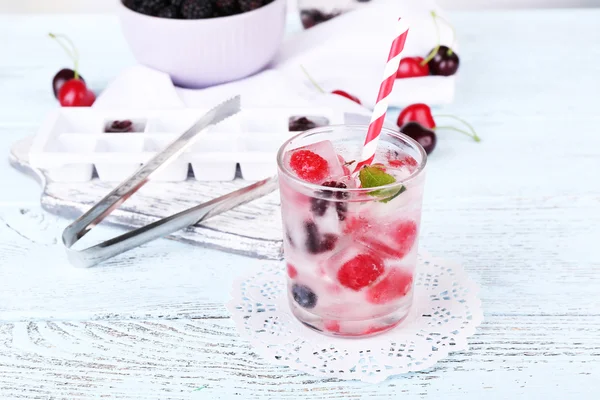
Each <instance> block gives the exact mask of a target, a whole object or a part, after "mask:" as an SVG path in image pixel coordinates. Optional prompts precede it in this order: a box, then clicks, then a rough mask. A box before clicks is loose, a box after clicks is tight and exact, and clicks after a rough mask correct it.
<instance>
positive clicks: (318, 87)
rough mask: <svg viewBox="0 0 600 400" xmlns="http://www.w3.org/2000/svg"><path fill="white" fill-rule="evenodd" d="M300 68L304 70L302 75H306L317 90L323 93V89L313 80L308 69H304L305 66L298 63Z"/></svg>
mask: <svg viewBox="0 0 600 400" xmlns="http://www.w3.org/2000/svg"><path fill="white" fill-rule="evenodd" d="M300 68H301V69H302V72H304V75H306V77H307V78H308V80H309V81H310V82H311V83H312V84H313V85H314V86H315V87H316V88H317V89H318V90H319V92H321V93H323V94H325V91H324V90H323V88H322V87H321V86H319V84H318V83H317V81H315V80H314V79H313V77H312V76H310V74H309V73H308V71H307V70H306V68H304V66H303V65H300Z"/></svg>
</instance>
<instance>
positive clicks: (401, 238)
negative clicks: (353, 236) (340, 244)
mask: <svg viewBox="0 0 600 400" xmlns="http://www.w3.org/2000/svg"><path fill="white" fill-rule="evenodd" d="M346 229H348V228H347V227H346ZM357 233H358V240H359V241H360V242H361V243H363V244H365V245H366V246H368V247H369V248H370V249H372V250H374V251H376V252H378V253H384V254H386V255H387V256H390V257H394V258H402V257H404V256H405V255H406V254H408V252H410V250H411V249H412V247H413V245H414V243H415V240H416V238H417V224H415V223H414V222H413V221H401V222H400V223H398V224H396V225H394V226H393V227H392V228H391V229H388V230H386V233H385V236H384V237H373V236H370V235H369V234H368V232H367V231H366V229H365V230H363V231H362V232H360V231H358V232H357ZM361 233H362V234H361ZM388 237H389V238H390V239H391V240H392V241H391V242H388V241H384V240H385V239H386V238H388Z"/></svg>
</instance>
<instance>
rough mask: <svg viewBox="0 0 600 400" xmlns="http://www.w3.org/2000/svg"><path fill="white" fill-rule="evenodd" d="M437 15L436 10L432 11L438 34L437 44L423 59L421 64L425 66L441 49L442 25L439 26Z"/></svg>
mask: <svg viewBox="0 0 600 400" xmlns="http://www.w3.org/2000/svg"><path fill="white" fill-rule="evenodd" d="M435 17H436V13H435V11H433V10H432V11H431V18H433V25H434V26H435V34H436V35H437V45H436V46H435V47H434V48H433V50H431V52H430V53H429V55H427V57H426V58H425V59H424V60H423V61H421V66H422V67H423V66H425V65H426V64H427V63H428V62H429V61H431V60H433V58H434V57H435V55H436V54H437V52H438V51H439V49H440V45H441V43H440V42H441V41H442V38H441V36H440V27H439V26H438V23H437V20H436V19H435Z"/></svg>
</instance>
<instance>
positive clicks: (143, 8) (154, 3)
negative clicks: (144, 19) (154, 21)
mask: <svg viewBox="0 0 600 400" xmlns="http://www.w3.org/2000/svg"><path fill="white" fill-rule="evenodd" d="M135 4H137V7H136V9H135V10H136V11H137V12H140V13H142V14H146V15H152V16H156V15H157V14H158V12H159V11H160V10H161V9H163V8H165V7H166V6H167V5H168V3H167V2H166V1H165V0H140V1H136V2H135Z"/></svg>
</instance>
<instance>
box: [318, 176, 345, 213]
mask: <svg viewBox="0 0 600 400" xmlns="http://www.w3.org/2000/svg"><path fill="white" fill-rule="evenodd" d="M323 186H325V187H331V188H338V189H346V188H347V187H348V186H346V184H344V183H342V182H336V181H328V182H325V183H323ZM319 195H320V196H321V197H325V199H323V198H316V197H313V198H312V199H311V200H310V204H311V207H310V209H311V211H312V212H313V213H314V214H315V215H316V216H318V217H322V216H323V215H325V213H326V212H327V208H328V207H329V203H330V201H329V200H327V199H329V198H331V197H332V196H333V192H332V191H331V190H321V191H320V192H319ZM335 198H336V199H338V200H345V199H347V198H348V192H337V193H336V194H335ZM335 208H336V211H337V215H338V219H339V220H340V221H344V220H345V219H346V212H347V211H348V204H346V203H343V202H337V203H336V205H335Z"/></svg>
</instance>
